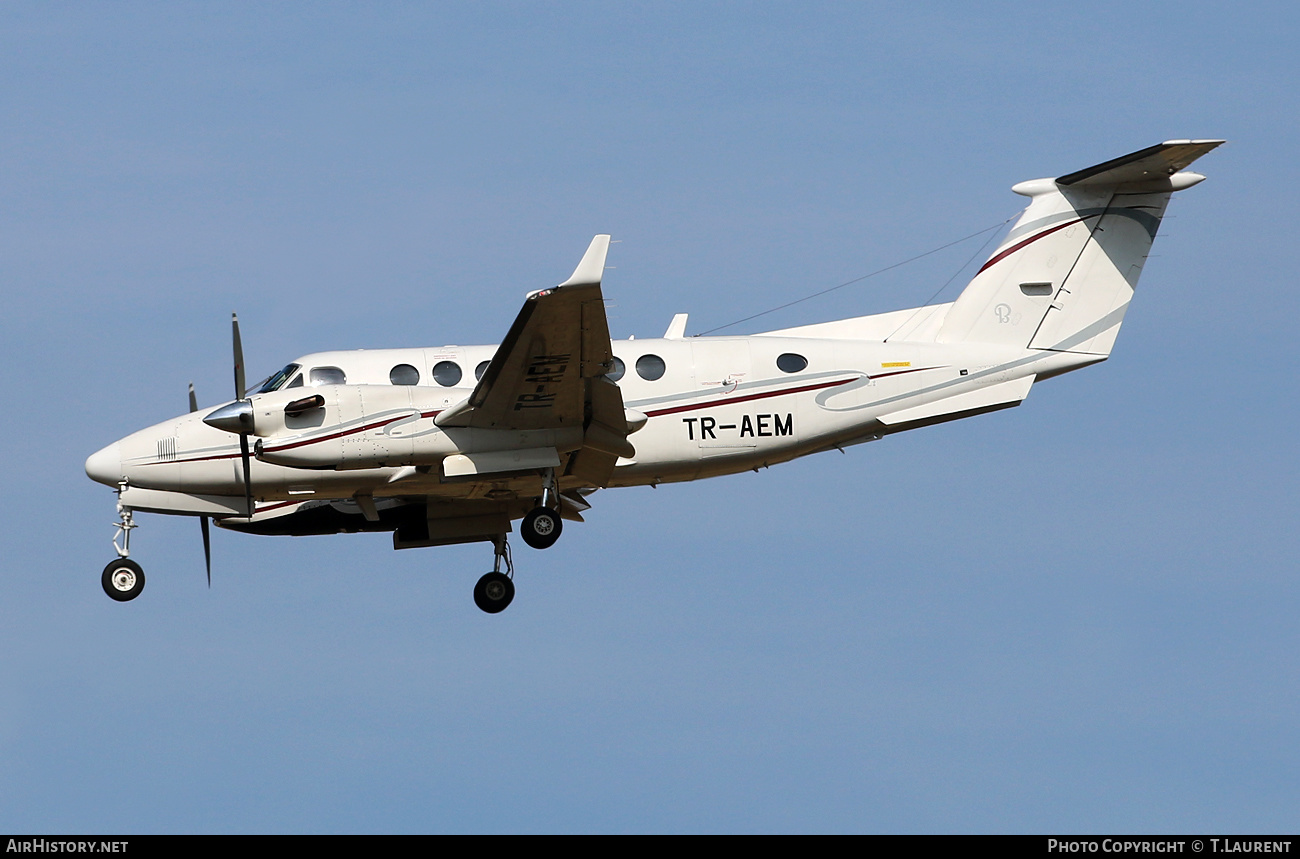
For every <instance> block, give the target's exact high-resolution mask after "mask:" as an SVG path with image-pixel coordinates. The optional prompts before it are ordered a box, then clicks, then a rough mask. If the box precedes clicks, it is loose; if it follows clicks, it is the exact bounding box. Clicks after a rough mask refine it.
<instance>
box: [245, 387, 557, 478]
mask: <svg viewBox="0 0 1300 859" xmlns="http://www.w3.org/2000/svg"><path fill="white" fill-rule="evenodd" d="M305 390H306V393H305V392H304V389H303V388H298V389H295V390H292V391H276V392H274V393H272V394H264V395H260V396H258V397H256V398H254V400H253V426H254V430H255V434H256V435H257V436H259V438H258V440H257V442H256V443H255V445H254V447H253V452H254V455H255V456H256V457H257V458H258V459H259V460H261V461H262V462H268V463H272V464H275V465H286V466H290V467H292V468H314V469H324V468H328V469H334V470H339V471H344V470H350V469H359V468H386V467H398V466H405V465H414V466H436V465H440V464H441V463H442V461H443V459H444V458H445V457H448V456H452V455H455V454H475V453H484V452H492V451H510V450H520V449H537V448H550V449H553V450H558V451H561V452H565V451H571V450H577V449H578V448H579V447H581V445H582V429H581V428H579V427H573V428H568V429H555V430H549V429H548V430H527V431H513V430H491V429H474V428H468V427H446V428H440V427H438V426H436V425H434V422H433V419H434V417H436V416H437V415H438V413H439V412H441V411H442V410H443V409H444V408H446V405H445V403H446V400H447V394H448V393H449V392H448V391H443V390H437V389H431V388H423V387H419V386H414V385H411V386H385V385H327V386H323V387H319V388H314V389H305ZM457 393H460V394H462V395H463V396H468V394H469V392H468V391H464V392H457ZM313 397H315V398H319V399H320V400H321V402H320V404H319V405H315V404H314V402H308V400H311V398H313Z"/></svg>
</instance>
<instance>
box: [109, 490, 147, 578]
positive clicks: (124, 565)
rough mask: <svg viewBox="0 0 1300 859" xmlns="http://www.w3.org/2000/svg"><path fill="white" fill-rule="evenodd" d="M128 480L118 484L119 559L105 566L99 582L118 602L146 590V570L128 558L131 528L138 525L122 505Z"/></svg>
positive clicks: (115, 543)
mask: <svg viewBox="0 0 1300 859" xmlns="http://www.w3.org/2000/svg"><path fill="white" fill-rule="evenodd" d="M126 486H127V484H126V481H123V482H121V483H119V484H118V486H117V515H118V517H119V518H120V520H121V521H118V522H115V523H113V525H114V527H115V528H117V531H116V532H115V533H114V534H113V548H114V549H116V550H117V559H116V560H114V561H112V562H111V563H109V565H108V566H107V567H104V573H103V575H102V576H100V578H99V583H100V584H101V585H103V587H104V593H106V594H108V595H109V596H110V597H112V598H113V599H115V600H117V601H118V602H127V601H129V600H133V599H135V598H136V597H138V596H140V591H142V590H144V570H142V569H140V565H139V564H137V563H136V562H135V561H132V560H130V559H129V558H128V556H129V555H130V554H131V529H132V528H135V527H136V524H135V521H134V519H133V518H132V516H131V508H130V507H124V506H123V505H122V493H123V492H124V491H125V490H126Z"/></svg>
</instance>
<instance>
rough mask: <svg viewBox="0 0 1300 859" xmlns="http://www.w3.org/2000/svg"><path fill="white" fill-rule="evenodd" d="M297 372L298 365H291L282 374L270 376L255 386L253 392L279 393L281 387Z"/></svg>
mask: <svg viewBox="0 0 1300 859" xmlns="http://www.w3.org/2000/svg"><path fill="white" fill-rule="evenodd" d="M297 370H298V365H297V364H290V365H289V366H287V367H285V368H284V369H283V370H281V371H280V372H278V373H275V374H274V375H271V376H268V377H267V378H265V379H263V380H262V381H261V382H259V383H258V384H256V385H254V386H253V388H252V392H253V393H254V394H269V393H270V392H271V391H278V390H280V388H281V386H283V385H284V383H285V382H287V381H289V377H291V376H292V375H293V374H294V373H295V372H297ZM290 387H292V386H290Z"/></svg>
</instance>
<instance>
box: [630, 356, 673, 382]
mask: <svg viewBox="0 0 1300 859" xmlns="http://www.w3.org/2000/svg"><path fill="white" fill-rule="evenodd" d="M666 369H668V368H667V366H665V364H664V359H663V358H660V357H659V356H658V355H642V356H641V357H640V358H637V359H636V374H637V375H638V376H640V377H641V378H642V379H645V380H646V381H647V382H653V381H654V380H656V379H659V378H662V377H663V374H664V371H665V370H666Z"/></svg>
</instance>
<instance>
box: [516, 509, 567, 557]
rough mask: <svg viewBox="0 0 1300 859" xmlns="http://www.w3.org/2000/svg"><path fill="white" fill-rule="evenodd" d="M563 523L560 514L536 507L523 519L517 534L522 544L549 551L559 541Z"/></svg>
mask: <svg viewBox="0 0 1300 859" xmlns="http://www.w3.org/2000/svg"><path fill="white" fill-rule="evenodd" d="M563 530H564V522H563V520H562V519H560V514H559V513H556V512H555V511H554V510H551V509H549V508H546V507H538V508H537V509H536V510H534V511H533V512H531V513H529V514H528V515H527V516H525V517H524V521H523V523H522V524H521V525H520V526H519V534H520V536H522V537H523V538H524V542H525V543H527V544H528V545H530V546H532V547H533V548H534V549H549V548H551V547H552V546H554V545H555V541H556V540H558V539H560V532H561V531H563Z"/></svg>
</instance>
